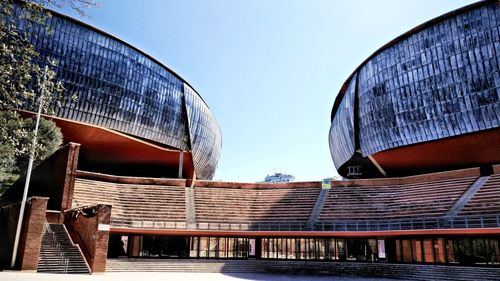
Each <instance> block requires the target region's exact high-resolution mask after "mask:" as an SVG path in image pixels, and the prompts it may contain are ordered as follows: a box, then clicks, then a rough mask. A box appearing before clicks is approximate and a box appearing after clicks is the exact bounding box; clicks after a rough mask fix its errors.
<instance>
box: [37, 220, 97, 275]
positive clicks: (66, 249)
mask: <svg viewBox="0 0 500 281" xmlns="http://www.w3.org/2000/svg"><path fill="white" fill-rule="evenodd" d="M47 227H48V229H49V230H50V231H45V232H44V234H43V239H42V246H41V249H40V256H39V259H38V270H37V271H38V272H46V273H70V274H72V273H85V274H89V273H90V269H89V267H88V266H87V263H86V262H85V258H84V257H83V256H82V254H81V252H80V250H79V249H78V247H77V246H76V245H74V244H73V242H72V241H71V238H70V237H69V235H68V233H67V231H66V228H65V227H64V225H61V224H48V226H47ZM50 232H52V233H53V235H52V234H50ZM54 240H55V241H56V242H55V241H54Z"/></svg>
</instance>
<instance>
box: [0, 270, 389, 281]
mask: <svg viewBox="0 0 500 281" xmlns="http://www.w3.org/2000/svg"><path fill="white" fill-rule="evenodd" d="M7 280H8V281H21V280H23V281H24V280H26V281H28V280H29V281H32V280H47V281H48V280H50V281H59V280H61V281H63V280H64V281H67V280H72V281H80V280H82V281H83V280H86V281H87V280H92V281H132V280H147V281H157V280H158V281H159V280H161V281H164V280H176V281H191V280H192V281H237V280H241V281H244V280H247V281H327V280H328V281H392V280H395V279H382V278H356V277H334V276H298V275H280V274H243V273H242V274H222V273H164V272H119V273H105V274H96V275H76V274H72V275H65V274H46V273H27V272H14V271H12V272H9V271H8V272H0V281H7Z"/></svg>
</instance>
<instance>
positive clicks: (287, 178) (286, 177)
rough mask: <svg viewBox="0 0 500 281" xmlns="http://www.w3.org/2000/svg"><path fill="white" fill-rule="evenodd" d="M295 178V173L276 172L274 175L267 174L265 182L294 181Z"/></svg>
mask: <svg viewBox="0 0 500 281" xmlns="http://www.w3.org/2000/svg"><path fill="white" fill-rule="evenodd" d="M294 180H295V177H294V176H293V175H287V174H283V173H274V174H273V175H267V176H266V178H265V179H264V182H269V183H274V182H292V181H294Z"/></svg>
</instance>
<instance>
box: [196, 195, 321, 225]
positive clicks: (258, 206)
mask: <svg viewBox="0 0 500 281" xmlns="http://www.w3.org/2000/svg"><path fill="white" fill-rule="evenodd" d="M320 190H321V189H320V188H313V187H290V188H273V187H256V188H227V187H197V188H196V189H195V202H196V218H197V221H198V222H225V223H251V222H266V221H267V222H271V221H272V222H278V221H282V222H297V221H302V222H305V221H306V220H307V218H308V217H309V214H310V213H311V209H312V207H313V206H314V202H315V201H316V198H317V196H318V194H319V191H320Z"/></svg>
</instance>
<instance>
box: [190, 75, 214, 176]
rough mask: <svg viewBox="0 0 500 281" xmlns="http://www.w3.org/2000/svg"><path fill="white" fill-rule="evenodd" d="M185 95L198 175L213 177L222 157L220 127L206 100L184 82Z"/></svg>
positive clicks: (194, 161)
mask: <svg viewBox="0 0 500 281" xmlns="http://www.w3.org/2000/svg"><path fill="white" fill-rule="evenodd" d="M184 95H185V99H186V112H187V117H188V122H189V133H190V137H191V149H192V155H193V163H194V168H195V171H196V175H197V177H198V178H207V179H211V178H213V176H214V172H215V169H216V168H217V162H218V160H219V158H220V151H221V146H222V140H221V132H220V128H219V125H217V122H216V121H215V118H214V116H213V115H212V112H210V110H209V109H208V107H207V105H206V104H205V102H203V101H202V100H201V98H200V97H199V96H198V94H196V92H195V91H194V90H193V89H191V87H189V85H186V84H184Z"/></svg>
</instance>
